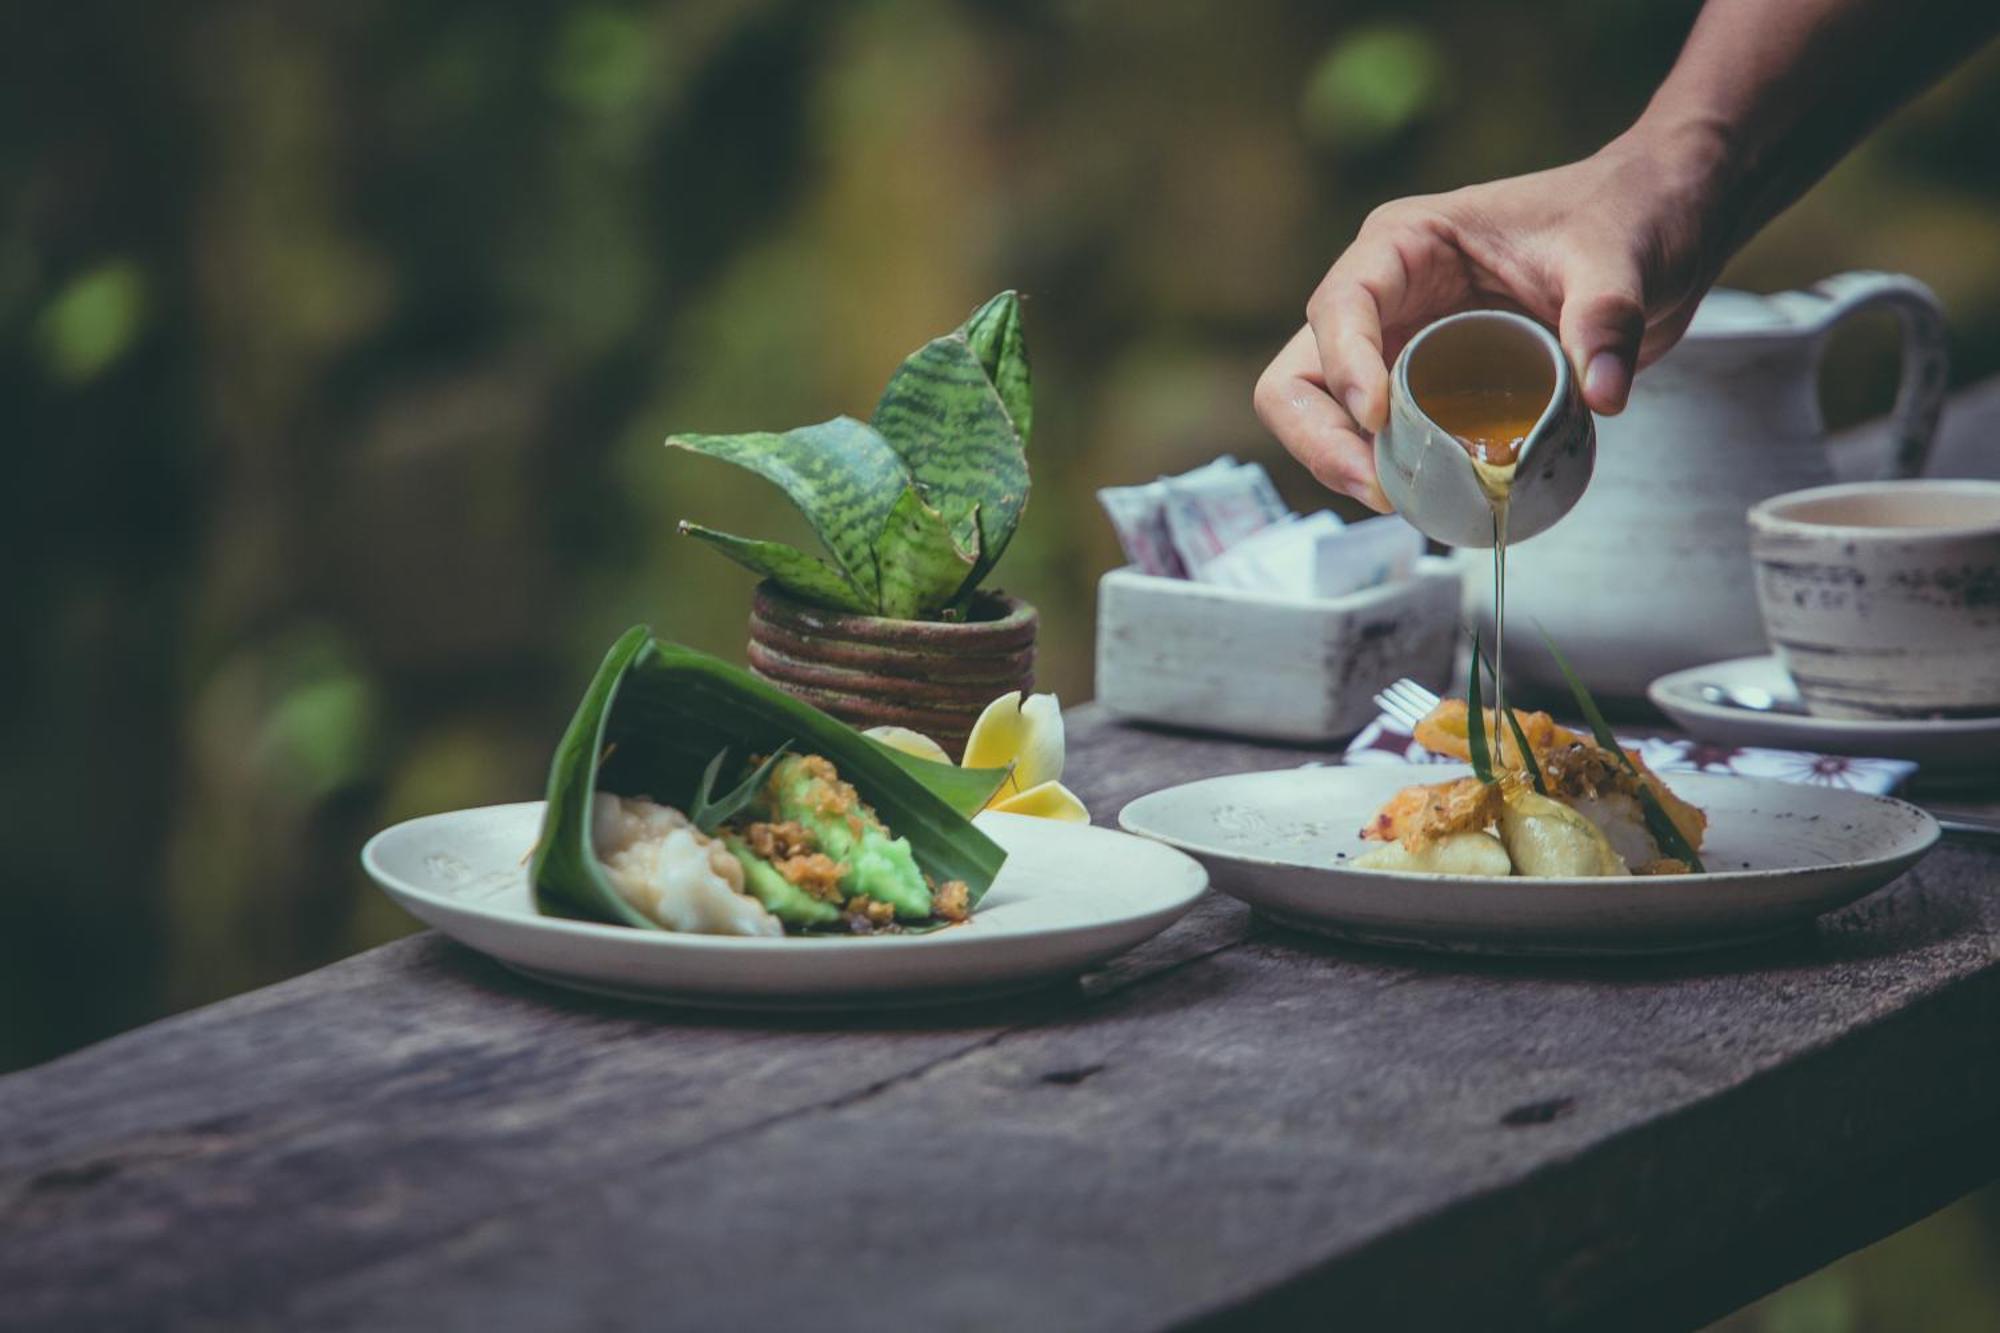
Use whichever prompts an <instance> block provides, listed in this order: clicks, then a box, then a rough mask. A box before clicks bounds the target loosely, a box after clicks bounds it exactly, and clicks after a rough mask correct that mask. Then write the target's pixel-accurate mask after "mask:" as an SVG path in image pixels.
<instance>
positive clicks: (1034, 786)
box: [868, 690, 1090, 824]
mask: <svg viewBox="0 0 2000 1333" xmlns="http://www.w3.org/2000/svg"><path fill="white" fill-rule="evenodd" d="M868 735H870V736H873V737H874V738H875V739H876V740H878V741H881V742H882V743H883V744H884V745H889V746H893V747H894V748H896V749H898V750H901V751H903V752H904V753H906V754H913V755H916V756H917V757H918V758H920V759H936V760H940V761H943V762H945V763H949V762H950V759H949V757H948V756H946V754H945V752H944V747H943V746H941V745H939V744H938V743H937V742H936V741H934V740H932V739H931V738H930V737H928V736H926V735H924V734H923V733H922V732H918V731H912V730H910V729H909V728H908V727H870V728H869V729H868ZM964 766H965V767H966V768H1009V767H1010V766H1011V771H1010V772H1009V773H1008V775H1007V780H1006V781H1005V782H1003V783H1001V784H1000V790H999V791H997V792H995V793H994V794H993V799H992V800H990V801H988V802H987V803H986V808H987V809H988V810H1001V811H1005V812H1006V813H1008V814H1013V815H1033V816H1035V817H1036V818H1038V819H1060V820H1062V821H1063V822H1065V823H1069V824H1088V823H1089V822H1090V811H1088V810H1086V809H1084V806H1083V802H1082V801H1080V800H1078V799H1077V797H1076V793H1075V792H1073V791H1071V790H1070V789H1069V788H1067V787H1065V786H1063V785H1062V781H1061V779H1062V770H1063V719H1062V707H1061V706H1060V705H1059V704H1057V702H1056V697H1055V696H1054V695H1053V694H1031V695H1029V696H1028V697H1027V698H1026V699H1025V700H1023V699H1022V698H1021V692H1020V691H1019V690H1012V691H1009V692H1008V693H1006V694H1003V695H1001V696H1000V697H999V698H998V699H995V700H994V701H993V702H992V703H990V704H988V705H986V711H985V712H983V713H981V714H980V715H979V720H978V721H977V722H975V723H973V724H972V735H970V736H969V737H967V738H966V742H965V762H964Z"/></svg>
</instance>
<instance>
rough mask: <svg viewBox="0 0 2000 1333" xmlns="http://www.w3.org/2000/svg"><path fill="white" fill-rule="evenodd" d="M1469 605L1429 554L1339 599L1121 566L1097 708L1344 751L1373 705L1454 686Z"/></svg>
mask: <svg viewBox="0 0 2000 1333" xmlns="http://www.w3.org/2000/svg"><path fill="white" fill-rule="evenodd" d="M1308 521H1309V520H1297V522H1301V523H1304V522H1308ZM1385 521H1386V520H1382V519H1371V520H1369V521H1368V522H1366V523H1361V524H1356V525H1354V527H1353V528H1351V529H1349V530H1348V531H1349V532H1351V533H1359V532H1361V531H1362V530H1363V529H1366V528H1370V527H1373V526H1374V525H1375V524H1377V523H1383V522H1385ZM1369 540H1370V541H1371V542H1372V541H1374V540H1378V539H1376V538H1374V537H1372V536H1371V537H1370V538H1369ZM1239 549H1240V548H1239ZM1460 595H1461V578H1460V574H1459V571H1458V568H1457V566H1455V565H1454V564H1452V563H1451V562H1450V561H1448V560H1442V559H1437V558H1435V557H1431V556H1414V557H1413V558H1412V560H1411V562H1410V565H1409V568H1408V572H1407V574H1406V575H1405V576H1404V577H1401V578H1390V579H1389V581H1387V582H1381V583H1377V584H1376V585H1375V586H1373V587H1368V588H1362V589H1359V590H1356V591H1352V592H1346V593H1342V594H1340V595H1338V596H1332V597H1319V596H1300V595H1295V594H1288V593H1284V592H1273V591H1265V590H1257V589H1248V588H1238V587H1231V586H1226V585H1222V584H1216V583H1206V582H1200V581H1196V580H1191V579H1179V578H1163V577H1160V576H1158V575H1152V574H1145V573H1142V572H1140V571H1139V570H1137V569H1134V568H1131V567H1127V568H1124V569H1114V570H1112V571H1111V572H1110V573H1108V574H1106V575H1105V576H1104V577H1103V579H1102V580H1101V581H1100V582H1099V583H1098V590H1097V699H1098V702H1100V703H1101V704H1103V705H1104V706H1105V708H1106V709H1107V710H1108V711H1110V712H1112V713H1114V714H1117V715H1118V716H1121V717H1127V718H1132V719H1134V720H1138V721H1146V722H1159V723H1165V724H1168V725H1172V726H1180V727H1188V728H1193V729H1196V730H1201V731H1212V732H1223V733H1227V734H1230V735H1237V736H1253V737H1258V738H1261V739H1270V740H1283V741H1295V742H1326V741H1333V740H1339V739H1342V738H1344V737H1347V736H1351V735H1353V734H1354V733H1355V732H1357V731H1359V730H1361V728H1363V727H1364V726H1366V725H1367V724H1368V723H1369V722H1371V721H1373V720H1374V718H1375V715H1376V708H1375V703H1374V696H1375V694H1376V693H1377V692H1378V691H1380V690H1381V689H1383V688H1384V687H1385V686H1387V685H1389V684H1390V683H1391V682H1393V681H1395V680H1396V679H1397V678H1398V677H1402V676H1410V677H1413V678H1415V679H1416V680H1419V681H1421V682H1423V683H1424V684H1426V685H1429V686H1431V687H1432V688H1434V689H1439V690H1442V689H1443V688H1444V686H1445V684H1446V682H1447V681H1448V680H1449V679H1450V677H1451V665H1452V651H1453V647H1454V644H1455V642H1456V639H1457V635H1458V624H1459V601H1460Z"/></svg>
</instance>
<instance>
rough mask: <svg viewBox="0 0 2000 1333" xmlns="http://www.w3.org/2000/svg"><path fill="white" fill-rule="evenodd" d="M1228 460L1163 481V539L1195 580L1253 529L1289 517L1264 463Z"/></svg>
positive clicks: (1289, 514) (1254, 530)
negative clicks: (1208, 565)
mask: <svg viewBox="0 0 2000 1333" xmlns="http://www.w3.org/2000/svg"><path fill="white" fill-rule="evenodd" d="M1221 461H1223V460H1218V462H1221ZM1227 462H1228V466H1227V467H1218V466H1216V465H1215V464H1211V465H1209V466H1208V467H1201V468H1196V469H1195V470H1194V471H1192V472H1189V473H1185V474H1183V475H1181V476H1178V477H1168V478H1167V479H1166V481H1165V486H1166V492H1167V493H1166V525H1167V537H1168V539H1169V541H1171V542H1172V544H1173V548H1174V553H1175V554H1176V555H1178V556H1179V557H1180V560H1181V564H1182V566H1183V567H1184V568H1186V570H1187V571H1188V573H1189V575H1190V576H1192V577H1194V578H1200V577H1201V571H1202V569H1203V567H1204V566H1206V565H1207V564H1208V563H1209V562H1210V561H1212V560H1214V559H1216V558H1217V557H1218V556H1220V555H1221V554H1222V553H1223V552H1224V551H1227V550H1228V549H1229V548H1230V547H1232V546H1235V545H1236V544H1237V543H1239V542H1241V541H1243V539H1244V538H1246V537H1248V536H1249V535H1250V534H1251V533H1253V532H1256V531H1258V530H1259V529H1261V528H1266V527H1269V526H1270V525H1271V524H1273V523H1276V522H1278V521H1279V520H1280V519H1284V518H1289V517H1290V516H1291V510H1289V509H1287V508H1286V507H1285V502H1284V501H1283V500H1281V499H1279V498H1278V489H1277V487H1275V486H1273V485H1272V484H1271V478H1270V476H1269V474H1267V473H1266V472H1265V471H1264V469H1263V468H1262V467H1260V466H1259V465H1257V464H1255V463H1238V462H1236V461H1235V460H1234V459H1229V460H1227Z"/></svg>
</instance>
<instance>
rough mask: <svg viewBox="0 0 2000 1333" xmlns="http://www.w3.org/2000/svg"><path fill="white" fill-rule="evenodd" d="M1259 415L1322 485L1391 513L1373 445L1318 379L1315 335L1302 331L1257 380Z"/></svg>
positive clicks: (1317, 354)
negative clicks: (1376, 464) (1377, 475)
mask: <svg viewBox="0 0 2000 1333" xmlns="http://www.w3.org/2000/svg"><path fill="white" fill-rule="evenodd" d="M1255 403H1256V408H1257V416H1258V418H1259V420H1261V421H1262V422H1263V423H1264V425H1265V427H1266V428H1267V429H1269V430H1270V432H1271V433H1272V434H1273V435H1275V436H1277V437H1278V442H1279V443H1280V444H1282V445H1284V446H1285V448H1286V449H1287V450H1288V451H1289V452H1290V453H1291V455H1292V457H1294V458H1296V459H1298V460H1299V462H1301V463H1303V464H1305V466H1306V469H1307V470H1308V471H1309V472H1311V473H1312V474H1313V477H1314V479H1315V480H1317V481H1318V482H1319V483H1320V484H1321V485H1322V486H1325V487H1326V488H1327V489H1328V490H1333V491H1338V492H1340V493H1341V494H1343V495H1351V496H1353V497H1354V498H1355V499H1357V500H1359V501H1361V502H1362V503H1363V504H1365V505H1367V506H1368V507H1369V508H1371V509H1374V510H1377V511H1378V512H1381V513H1387V512H1388V511H1389V501H1388V497H1386V496H1385V495H1383V494H1382V486H1381V483H1380V482H1378V481H1377V480H1376V477H1375V445H1374V442H1373V441H1371V440H1370V439H1369V438H1368V436H1367V434H1366V433H1364V432H1363V431H1362V430H1361V429H1360V428H1359V427H1358V426H1356V425H1355V423H1354V419H1353V418H1352V417H1350V416H1349V415H1348V414H1347V412H1346V410H1345V409H1344V408H1342V407H1341V405H1340V404H1339V403H1337V402H1335V401H1334V400H1333V398H1331V397H1330V396H1329V395H1328V394H1327V392H1326V388H1325V385H1324V383H1323V382H1322V381H1321V378H1320V364H1319V353H1318V351H1317V350H1316V347H1315V344H1314V340H1313V331H1312V329H1311V328H1310V327H1307V328H1301V329H1300V330H1299V331H1298V332H1297V333H1295V334H1293V335H1292V338H1291V341H1290V342H1287V343H1286V344H1285V346H1284V349H1283V350H1282V351H1280V352H1279V353H1278V355H1277V356H1276V357H1274V358H1273V359H1272V361H1271V364H1270V367H1269V368H1268V369H1266V370H1265V372H1264V374H1263V377H1262V378H1260V379H1259V380H1258V381H1257V392H1256V395H1255Z"/></svg>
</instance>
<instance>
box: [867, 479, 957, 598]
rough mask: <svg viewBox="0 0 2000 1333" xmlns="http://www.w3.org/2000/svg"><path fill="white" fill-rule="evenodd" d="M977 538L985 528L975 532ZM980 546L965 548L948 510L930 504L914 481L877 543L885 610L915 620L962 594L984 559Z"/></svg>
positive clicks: (876, 556)
mask: <svg viewBox="0 0 2000 1333" xmlns="http://www.w3.org/2000/svg"><path fill="white" fill-rule="evenodd" d="M972 536H973V540H974V542H975V543H977V541H978V537H979V532H978V528H977V526H976V524H975V526H974V528H973V532H972ZM977 551H978V547H977V545H976V544H975V546H974V547H973V550H971V551H965V550H961V549H960V548H959V545H958V541H957V539H956V538H955V537H954V536H953V535H952V531H951V527H950V525H949V524H947V523H946V522H945V521H944V515H942V514H940V513H938V511H937V510H935V509H933V508H931V507H930V506H929V505H927V504H925V503H924V498H923V496H921V495H919V494H918V493H917V488H916V487H914V486H910V487H906V488H904V491H903V496H902V498H901V499H900V500H898V501H896V507H895V509H893V510H891V511H890V514H889V521H888V522H887V523H885V524H884V525H883V526H882V535H881V537H879V538H878V539H877V540H876V543H875V568H876V571H877V575H878V577H880V579H881V581H882V596H881V601H880V607H881V611H880V614H882V615H885V616H893V617H895V618H896V619H898V620H914V619H916V618H917V617H919V616H923V615H928V614H930V613H931V612H933V611H936V610H937V609H938V608H939V607H941V606H944V605H945V604H946V603H948V602H950V601H951V600H952V599H953V598H955V597H956V596H957V595H958V590H959V588H960V587H961V586H962V585H963V584H964V583H965V581H966V579H967V578H969V577H971V574H972V570H973V568H974V566H976V565H977V564H978V563H979V560H978V555H977Z"/></svg>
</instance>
